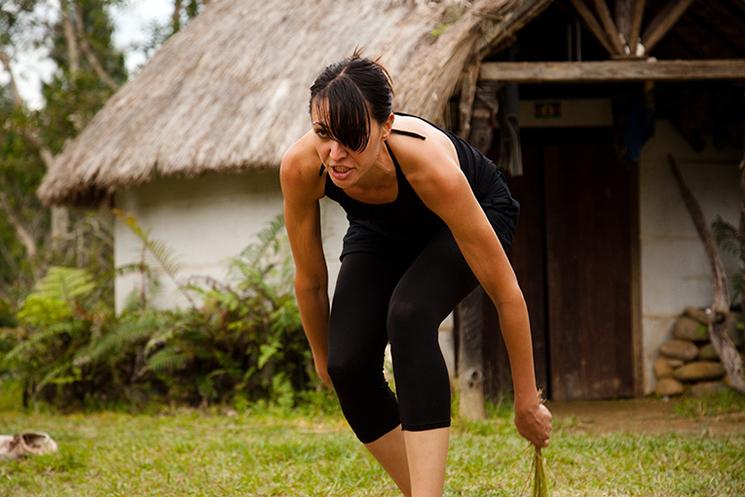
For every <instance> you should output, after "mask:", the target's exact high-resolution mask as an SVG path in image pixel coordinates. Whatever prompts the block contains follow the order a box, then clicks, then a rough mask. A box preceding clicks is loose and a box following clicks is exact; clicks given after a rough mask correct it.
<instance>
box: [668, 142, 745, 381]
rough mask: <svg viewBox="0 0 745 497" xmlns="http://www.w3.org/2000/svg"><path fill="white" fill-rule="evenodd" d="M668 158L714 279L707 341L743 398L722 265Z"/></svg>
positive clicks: (699, 213) (739, 359)
mask: <svg viewBox="0 0 745 497" xmlns="http://www.w3.org/2000/svg"><path fill="white" fill-rule="evenodd" d="M667 157H668V160H669V161H670V168H671V169H672V172H673V176H675V180H676V181H677V183H678V188H679V189H680V194H681V195H682V197H683V201H684V202H685V205H686V207H687V208H688V212H689V213H690V214H691V218H692V219H693V224H694V225H695V226H696V231H698V235H699V237H701V241H702V242H703V243H704V248H705V250H706V255H707V256H708V257H709V263H710V264H711V270H712V274H713V276H714V303H713V304H712V306H711V307H710V308H709V309H707V314H708V315H709V338H710V339H711V344H712V345H713V347H714V350H715V351H716V353H717V355H718V356H719V358H720V359H721V360H722V365H724V369H725V370H726V371H727V375H728V376H729V380H730V382H729V384H730V386H731V387H732V388H734V389H735V390H737V391H739V392H740V393H743V394H745V376H744V375H743V364H742V357H740V354H739V352H738V351H737V348H736V347H735V344H734V343H733V342H732V338H731V337H730V336H729V333H728V332H727V316H728V315H729V302H730V299H729V294H728V290H727V275H726V273H725V271H724V265H723V264H722V260H721V258H720V257H719V252H718V251H717V248H716V244H715V243H714V236H713V235H712V233H711V230H710V229H709V227H708V226H707V224H706V220H705V218H704V214H703V212H702V211H701V206H700V205H699V203H698V201H697V200H696V198H695V197H694V196H693V193H691V191H690V190H689V189H688V186H687V185H686V184H685V181H684V180H683V176H682V175H681V174H680V170H679V169H678V165H677V164H676V162H675V159H673V156H672V155H668V156H667Z"/></svg>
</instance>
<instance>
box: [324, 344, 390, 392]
mask: <svg viewBox="0 0 745 497" xmlns="http://www.w3.org/2000/svg"><path fill="white" fill-rule="evenodd" d="M375 370H376V368H375V365H374V364H373V361H371V357H369V356H368V355H365V354H362V353H361V352H357V353H350V352H349V351H337V352H334V351H332V350H329V357H328V364H327V371H328V373H329V377H330V378H331V381H332V382H333V383H334V386H335V387H337V388H338V387H339V386H341V385H344V384H347V383H355V382H359V381H360V380H362V379H364V378H366V377H374V376H375ZM381 374H382V369H381Z"/></svg>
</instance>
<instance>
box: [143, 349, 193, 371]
mask: <svg viewBox="0 0 745 497" xmlns="http://www.w3.org/2000/svg"><path fill="white" fill-rule="evenodd" d="M190 359H191V357H189V355H188V354H186V353H184V352H183V351H181V350H179V349H176V348H173V347H167V348H164V349H161V350H159V351H158V352H156V353H155V354H153V355H152V357H150V358H148V360H147V364H146V366H145V370H146V371H147V370H149V371H153V372H160V371H177V370H179V369H182V368H183V367H184V366H185V365H186V364H187V363H188V362H189V360H190Z"/></svg>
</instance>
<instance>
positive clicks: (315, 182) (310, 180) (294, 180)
mask: <svg viewBox="0 0 745 497" xmlns="http://www.w3.org/2000/svg"><path fill="white" fill-rule="evenodd" d="M311 133H312V131H309V132H307V133H306V134H305V135H303V136H302V137H301V138H300V139H299V140H298V141H296V142H295V143H293V144H292V145H290V147H289V148H288V149H287V150H286V151H285V153H284V154H283V155H282V160H281V162H280V166H279V170H280V179H281V183H282V189H283V191H284V190H286V189H288V188H291V189H302V190H304V191H307V193H308V194H309V195H312V196H313V197H314V198H321V197H322V196H323V181H321V179H320V176H319V174H318V171H319V170H320V167H321V161H320V160H319V158H318V154H317V153H316V150H315V147H313V143H312V136H311Z"/></svg>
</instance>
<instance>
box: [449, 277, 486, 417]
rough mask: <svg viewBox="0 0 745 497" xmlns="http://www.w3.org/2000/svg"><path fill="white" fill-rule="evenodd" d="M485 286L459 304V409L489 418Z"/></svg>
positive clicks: (473, 415) (459, 410)
mask: <svg viewBox="0 0 745 497" xmlns="http://www.w3.org/2000/svg"><path fill="white" fill-rule="evenodd" d="M483 295H484V290H482V289H481V286H478V287H476V289H475V290H473V291H472V292H471V293H470V294H468V296H467V297H466V298H465V299H463V301H461V303H460V304H458V308H457V310H456V313H457V316H458V320H457V323H458V358H457V361H456V364H457V367H456V369H457V371H458V393H459V404H458V412H459V414H460V415H461V416H463V418H465V419H486V409H485V407H484V354H483V350H484V349H483V331H484V330H483V329H484V320H483V317H482V312H483V308H482V306H483V301H484V298H483Z"/></svg>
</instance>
